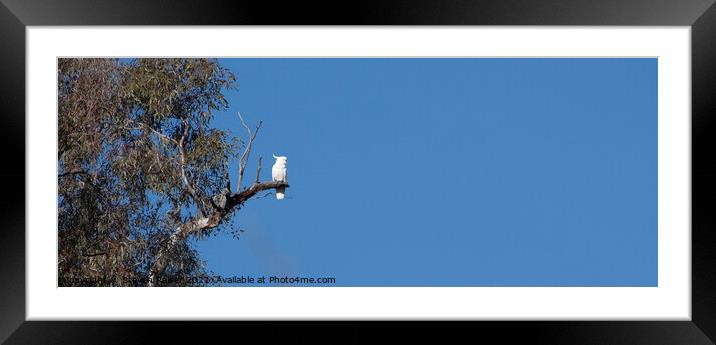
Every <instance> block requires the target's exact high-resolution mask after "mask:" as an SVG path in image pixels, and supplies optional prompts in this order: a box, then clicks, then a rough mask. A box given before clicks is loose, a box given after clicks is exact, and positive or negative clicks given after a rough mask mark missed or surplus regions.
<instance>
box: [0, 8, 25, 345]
mask: <svg viewBox="0 0 716 345" xmlns="http://www.w3.org/2000/svg"><path fill="white" fill-rule="evenodd" d="M0 42H1V45H0V47H1V49H0V61H2V63H0V76H1V77H0V107H1V108H2V113H1V114H2V116H0V128H1V129H2V135H0V148H2V152H3V154H2V163H0V179H2V181H10V183H7V184H4V185H3V189H4V193H3V197H0V212H2V213H3V216H2V217H0V229H2V233H1V234H2V240H1V241H0V272H2V275H1V276H0V342H2V341H4V340H5V339H6V338H7V337H8V336H9V335H10V334H11V333H12V332H13V331H14V330H15V329H16V328H17V327H18V326H20V325H21V324H22V323H23V321H24V320H25V183H26V181H25V74H24V72H25V25H24V24H23V23H22V22H21V21H20V20H19V19H18V18H17V17H16V16H15V15H14V14H13V13H12V12H11V11H10V10H9V9H8V8H7V7H5V6H4V5H2V4H0ZM18 143H19V145H21V146H19V147H18ZM20 181H22V183H20ZM6 188H9V189H6Z"/></svg>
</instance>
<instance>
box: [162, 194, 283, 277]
mask: <svg viewBox="0 0 716 345" xmlns="http://www.w3.org/2000/svg"><path fill="white" fill-rule="evenodd" d="M279 187H286V188H288V187H289V185H288V183H286V182H282V181H271V182H261V183H254V184H252V185H251V186H250V187H249V188H247V189H245V190H243V191H241V192H238V193H234V194H231V195H229V197H228V198H227V200H226V205H225V206H224V207H223V208H216V209H215V210H214V212H212V213H211V215H209V216H208V217H207V216H203V215H202V216H200V217H195V218H193V219H191V220H190V221H188V222H186V223H184V224H181V225H179V226H178V227H177V228H176V229H175V230H174V232H173V233H172V234H171V236H169V239H168V240H167V243H166V244H165V245H163V246H162V247H161V249H160V250H159V252H158V253H157V256H156V260H155V261H154V264H153V265H152V267H151V268H150V270H149V286H156V285H157V279H158V277H159V276H160V275H161V274H162V273H164V270H165V269H166V266H167V255H169V253H171V252H173V251H174V249H175V248H176V246H177V245H178V244H179V243H180V242H181V241H183V240H185V239H186V238H187V237H188V236H189V235H190V234H191V233H199V232H201V231H202V230H204V229H208V228H214V227H217V226H218V225H219V224H220V223H221V221H222V220H223V218H224V217H225V216H226V215H227V214H229V213H230V212H231V211H232V210H233V209H234V208H236V207H238V208H241V206H242V205H243V204H244V202H246V200H249V199H251V198H252V197H254V196H255V195H256V194H258V193H260V192H262V191H265V190H269V189H277V188H279Z"/></svg>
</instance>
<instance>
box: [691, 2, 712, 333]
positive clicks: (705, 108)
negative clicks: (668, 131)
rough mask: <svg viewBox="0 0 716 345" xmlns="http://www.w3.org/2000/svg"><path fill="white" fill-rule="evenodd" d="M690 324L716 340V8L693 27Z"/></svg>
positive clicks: (708, 11) (707, 12)
mask: <svg viewBox="0 0 716 345" xmlns="http://www.w3.org/2000/svg"><path fill="white" fill-rule="evenodd" d="M691 47H692V48H691V68H692V72H691V78H692V79H691V85H692V86H691V91H692V104H691V107H692V169H693V170H692V188H691V190H692V253H691V260H692V273H691V277H692V293H691V295H692V300H691V305H692V319H693V322H694V324H696V325H697V326H698V327H699V328H700V329H701V330H702V331H703V332H704V334H706V335H707V336H708V337H709V338H711V339H712V340H713V339H716V232H714V230H715V229H714V226H716V224H714V214H715V210H714V205H716V118H715V117H714V115H716V5H715V4H712V5H711V7H710V8H708V9H707V10H706V11H705V12H704V13H703V14H702V15H701V16H700V17H699V18H698V19H697V20H696V21H695V22H694V24H693V25H692V27H691Z"/></svg>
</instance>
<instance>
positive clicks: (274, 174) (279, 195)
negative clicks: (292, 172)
mask: <svg viewBox="0 0 716 345" xmlns="http://www.w3.org/2000/svg"><path fill="white" fill-rule="evenodd" d="M273 158H276V163H274V164H273V167H272V168H271V180H273V181H280V182H288V177H287V175H286V161H287V160H288V158H286V156H276V155H273ZM285 191H286V187H279V188H276V199H278V200H281V199H283V197H284V192H285Z"/></svg>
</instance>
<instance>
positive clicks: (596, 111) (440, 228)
mask: <svg viewBox="0 0 716 345" xmlns="http://www.w3.org/2000/svg"><path fill="white" fill-rule="evenodd" d="M220 62H221V64H222V65H223V66H225V67H227V68H229V69H231V70H232V71H234V73H236V76H237V79H238V82H239V84H240V88H239V89H238V90H233V91H229V92H227V93H226V96H227V99H228V101H229V104H230V109H229V110H228V111H226V112H224V113H221V114H218V115H217V117H216V120H215V125H216V126H217V127H220V128H225V129H230V130H232V131H233V132H234V133H235V134H237V135H243V134H244V132H243V129H242V127H241V126H240V123H239V121H238V118H237V116H236V115H235V113H236V112H237V111H241V113H242V115H243V116H244V118H245V119H246V120H247V121H249V122H251V123H254V124H255V123H256V122H258V121H259V120H262V121H263V122H264V124H263V127H262V129H261V132H260V134H259V136H258V138H257V141H256V143H255V148H254V152H253V154H252V162H251V165H250V167H249V168H248V171H249V172H248V176H250V178H249V180H252V179H253V176H254V172H255V164H256V159H257V158H258V156H262V157H263V159H264V169H263V179H265V180H266V179H270V165H271V164H273V159H272V158H271V154H272V153H275V154H277V155H285V156H288V165H287V167H288V176H289V183H290V185H291V188H289V189H288V190H287V192H286V197H287V199H285V200H282V201H277V200H275V199H274V198H273V197H268V198H263V199H257V200H252V201H249V202H248V203H247V204H246V206H245V208H244V209H242V210H241V211H240V212H238V213H237V214H236V216H235V222H234V224H235V226H236V227H241V228H242V229H244V230H245V232H244V233H242V235H241V237H240V239H238V240H237V239H234V238H233V237H232V236H231V234H230V233H229V231H225V232H223V233H221V234H219V235H218V236H217V237H212V238H210V239H207V240H202V241H198V242H196V247H197V249H198V250H199V251H200V253H201V256H202V258H203V259H204V260H206V262H207V266H208V268H209V269H210V270H211V271H213V272H214V273H216V274H221V275H223V276H241V275H247V276H267V277H268V276H272V275H275V276H300V277H335V278H336V284H335V285H334V286H656V284H657V177H658V176H657V60H656V59H403V58H400V59H397V58H395V59H393V58H390V59H362V58H361V59H322V58H318V59H313V58H311V59H220ZM234 165H236V164H234ZM235 169H236V167H235V166H234V171H232V176H235V175H236V170H235Z"/></svg>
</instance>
